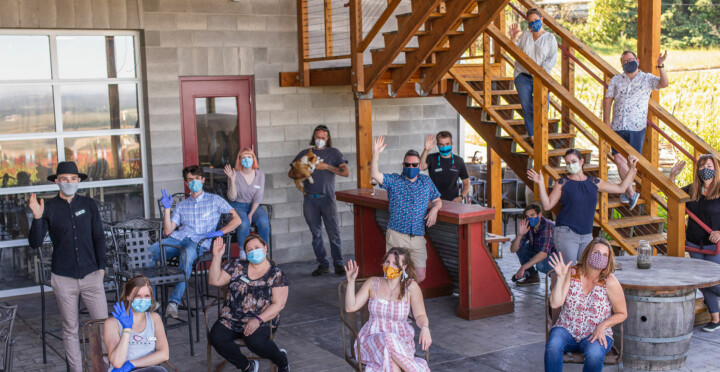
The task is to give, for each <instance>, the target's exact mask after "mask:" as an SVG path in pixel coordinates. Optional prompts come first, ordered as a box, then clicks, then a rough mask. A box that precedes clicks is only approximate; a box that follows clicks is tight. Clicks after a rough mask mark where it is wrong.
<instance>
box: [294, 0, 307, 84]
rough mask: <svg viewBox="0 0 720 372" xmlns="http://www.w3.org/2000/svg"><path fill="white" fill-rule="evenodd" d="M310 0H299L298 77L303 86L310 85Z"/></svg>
mask: <svg viewBox="0 0 720 372" xmlns="http://www.w3.org/2000/svg"><path fill="white" fill-rule="evenodd" d="M307 2H308V0H297V26H298V78H299V79H300V84H301V85H302V86H306V87H309V86H310V63H309V62H307V59H308V58H310V35H309V33H308V3H307Z"/></svg>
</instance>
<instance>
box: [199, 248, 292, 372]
mask: <svg viewBox="0 0 720 372" xmlns="http://www.w3.org/2000/svg"><path fill="white" fill-rule="evenodd" d="M243 247H244V249H245V253H246V254H247V261H245V260H239V259H235V260H231V261H230V262H228V263H226V264H225V265H224V266H222V267H221V264H222V259H223V254H224V253H225V244H224V243H223V241H222V239H221V238H217V239H215V241H214V242H213V247H212V252H213V259H212V263H211V264H210V272H209V273H208V279H209V282H210V284H211V285H214V286H217V287H222V286H224V285H227V286H228V292H227V297H226V298H225V305H224V307H223V308H222V311H221V313H220V318H219V319H218V320H217V322H215V325H213V327H212V329H211V330H210V337H209V338H210V343H211V344H212V345H213V347H214V348H215V350H217V352H218V354H220V355H221V356H222V357H223V358H225V359H227V361H228V362H230V363H232V364H233V365H234V366H235V367H237V368H238V369H239V370H241V371H250V372H257V371H258V368H259V367H260V364H259V363H258V361H257V360H252V361H250V360H248V359H247V358H246V357H245V356H244V355H243V354H242V353H241V352H240V348H239V347H238V345H236V344H235V342H234V341H235V340H236V339H238V338H242V339H243V341H245V345H246V346H247V348H248V349H250V351H251V352H253V353H254V354H256V355H257V356H259V357H261V358H263V359H269V360H271V361H272V362H273V363H275V365H276V366H278V370H279V371H280V372H286V371H289V364H288V357H287V352H286V351H285V350H283V349H279V348H278V346H277V345H276V344H275V342H274V341H272V340H270V335H271V333H272V330H273V329H275V328H277V326H278V314H280V311H281V310H282V309H283V308H284V307H285V302H286V301H287V297H288V285H289V284H290V283H289V282H288V279H287V277H286V276H285V274H283V272H282V271H281V270H280V268H278V267H277V266H275V264H274V263H273V262H272V261H270V260H268V258H267V244H265V241H264V240H263V239H262V238H261V237H260V236H259V235H255V234H250V235H248V237H247V238H245V242H244V244H243Z"/></svg>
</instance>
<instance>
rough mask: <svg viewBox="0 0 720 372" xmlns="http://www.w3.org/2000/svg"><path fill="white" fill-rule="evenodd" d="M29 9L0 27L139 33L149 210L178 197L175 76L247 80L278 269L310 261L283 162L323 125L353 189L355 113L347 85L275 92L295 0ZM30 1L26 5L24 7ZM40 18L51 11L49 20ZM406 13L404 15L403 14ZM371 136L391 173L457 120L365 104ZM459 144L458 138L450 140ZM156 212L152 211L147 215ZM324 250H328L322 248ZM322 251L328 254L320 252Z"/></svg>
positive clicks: (431, 110)
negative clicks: (165, 194) (168, 195)
mask: <svg viewBox="0 0 720 372" xmlns="http://www.w3.org/2000/svg"><path fill="white" fill-rule="evenodd" d="M47 2H48V3H52V4H51V5H52V6H50V7H48V4H45V3H44V2H41V3H43V5H40V3H38V2H32V4H35V5H32V6H30V5H27V4H25V3H26V2H24V1H22V0H7V1H5V0H4V1H0V13H2V17H0V27H5V28H21V27H29V28H56V27H65V28H69V29H107V28H112V29H135V30H137V29H140V30H141V31H142V32H141V33H142V36H143V38H144V48H143V50H142V53H143V57H144V61H145V65H144V69H145V74H146V80H145V88H146V95H145V100H146V102H145V103H146V107H147V110H146V112H147V120H146V131H147V134H146V141H147V144H148V149H146V151H147V153H148V163H149V166H150V169H148V170H146V174H148V175H149V177H150V181H151V187H150V189H151V195H149V196H148V197H150V198H152V201H151V203H150V205H151V206H152V208H156V203H155V200H157V198H159V197H160V190H161V189H163V188H165V189H167V190H168V191H169V192H180V191H182V190H183V183H182V180H181V169H182V167H183V164H182V141H181V124H180V123H181V121H180V92H179V86H178V78H179V77H180V76H222V75H252V76H254V79H255V108H256V125H257V142H258V155H259V160H258V161H259V163H260V166H261V169H262V170H263V171H264V172H265V173H266V176H267V178H266V185H265V202H267V203H270V204H273V206H274V208H275V217H274V219H273V221H272V226H273V239H274V243H275V251H274V257H275V259H276V261H278V262H289V261H300V260H308V259H312V258H313V257H314V255H313V253H312V248H311V245H310V240H311V238H310V233H309V231H308V229H307V226H306V224H305V221H304V218H303V217H302V208H301V207H302V196H301V194H300V192H299V191H298V190H297V189H296V188H295V185H294V183H293V182H292V181H291V180H290V179H289V178H288V177H287V171H288V169H289V165H288V164H289V163H290V161H291V160H292V158H293V157H294V156H295V155H296V154H297V153H298V152H299V151H300V150H301V149H304V148H307V147H308V146H309V144H308V142H309V139H310V136H311V131H312V129H313V128H314V127H315V126H316V125H318V124H325V125H327V126H328V127H329V128H330V130H331V133H332V136H333V144H334V146H335V147H337V148H338V149H339V150H340V151H342V152H343V153H344V154H345V156H346V158H347V159H348V160H349V162H350V164H349V165H350V173H351V176H350V177H348V178H342V177H338V183H337V189H338V190H343V189H350V188H354V187H355V185H356V175H355V172H356V167H355V162H356V158H355V122H354V120H355V113H354V102H353V97H352V94H351V92H350V88H349V87H315V88H294V87H293V88H281V87H280V86H279V82H278V77H279V73H280V72H281V71H297V34H296V13H295V6H296V5H295V4H296V1H294V0H243V1H240V2H232V1H229V0H202V1H200V0H142V1H137V0H112V1H111V0H47ZM27 3H28V4H30V3H31V2H27ZM48 11H51V12H54V13H53V14H50V15H47V14H46V13H47V12H48ZM406 11H407V10H406ZM373 106H374V107H373V132H374V135H385V136H387V142H388V147H387V149H386V151H385V152H384V153H383V155H382V158H381V170H382V171H383V172H399V171H400V168H401V165H400V163H401V162H402V156H403V154H404V153H405V151H407V150H408V149H410V148H414V149H416V150H418V151H422V146H423V140H424V137H425V135H427V134H431V133H436V132H437V131H439V130H449V131H451V132H452V133H453V134H457V128H458V124H457V114H456V113H455V111H454V110H453V109H452V108H451V107H450V106H449V105H448V104H447V103H445V101H444V99H442V98H413V99H393V100H375V101H373ZM456 142H457V141H456ZM338 212H339V214H340V221H341V233H342V237H343V251H344V252H345V253H350V252H352V251H353V216H352V213H351V211H350V208H349V206H348V205H346V204H345V203H339V204H338ZM156 213H157V212H156V211H155V210H153V214H156ZM328 248H329V246H328ZM328 254H329V253H328Z"/></svg>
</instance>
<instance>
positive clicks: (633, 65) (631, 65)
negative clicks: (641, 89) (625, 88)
mask: <svg viewBox="0 0 720 372" xmlns="http://www.w3.org/2000/svg"><path fill="white" fill-rule="evenodd" d="M637 69H638V61H630V62H628V63H626V64H624V65H623V71H625V72H627V73H628V74H632V73H633V72H635V71H637Z"/></svg>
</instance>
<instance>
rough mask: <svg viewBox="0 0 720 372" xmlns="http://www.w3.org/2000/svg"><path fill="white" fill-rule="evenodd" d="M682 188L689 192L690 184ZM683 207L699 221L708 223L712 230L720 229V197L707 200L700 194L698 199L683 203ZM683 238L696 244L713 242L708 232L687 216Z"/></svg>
mask: <svg viewBox="0 0 720 372" xmlns="http://www.w3.org/2000/svg"><path fill="white" fill-rule="evenodd" d="M683 190H684V191H685V192H686V193H688V194H689V193H690V185H688V186H685V187H683ZM685 208H687V210H689V211H690V212H692V213H693V214H694V215H696V216H697V217H698V218H699V219H700V221H702V222H703V223H705V224H706V225H708V226H709V227H710V228H711V229H712V230H713V231H717V230H720V198H717V199H712V200H708V199H705V196H702V195H700V199H698V200H692V201H689V202H687V203H685ZM685 239H686V240H687V241H689V242H690V243H694V244H696V245H712V244H713V243H712V242H710V234H708V233H707V232H705V230H703V228H702V227H700V225H698V224H697V222H695V220H693V219H692V218H688V226H687V230H686V231H685ZM701 243H702V244H701Z"/></svg>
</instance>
